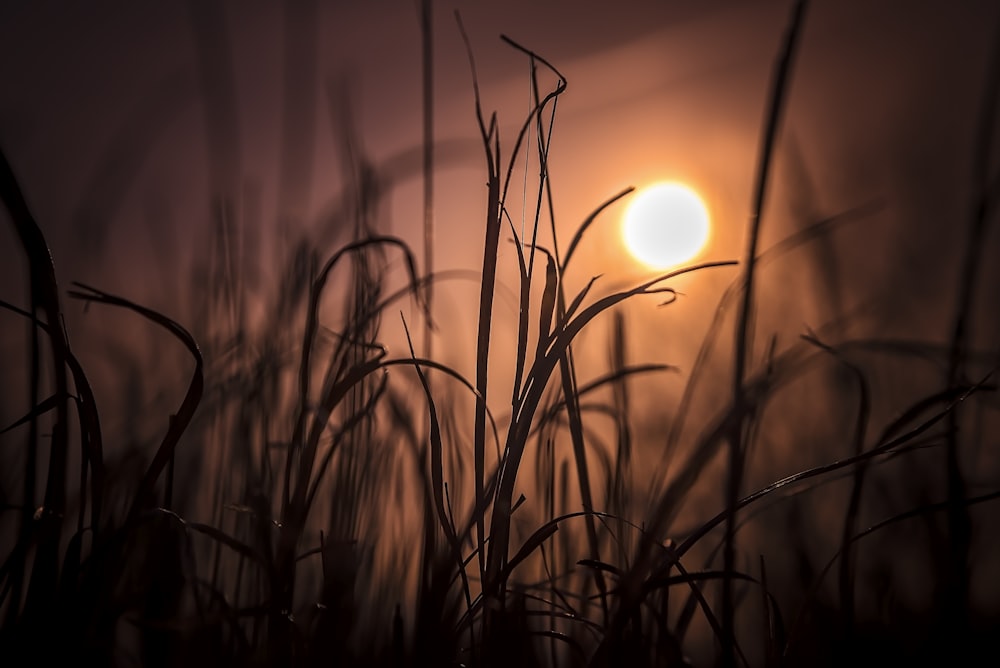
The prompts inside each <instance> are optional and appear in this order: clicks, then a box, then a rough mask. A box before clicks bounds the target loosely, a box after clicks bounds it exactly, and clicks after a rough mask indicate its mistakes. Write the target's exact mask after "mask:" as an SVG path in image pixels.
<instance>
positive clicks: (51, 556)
mask: <svg viewBox="0 0 1000 668" xmlns="http://www.w3.org/2000/svg"><path fill="white" fill-rule="evenodd" d="M0 199H2V200H3V203H4V206H5V207H6V208H7V211H8V212H9V214H10V220H11V223H12V224H13V226H14V230H15V232H16V233H17V237H18V240H19V241H20V243H21V247H22V248H23V249H24V252H25V255H26V256H27V261H28V271H29V289H30V299H31V312H32V313H33V314H36V315H44V317H45V322H46V323H47V324H48V326H49V328H50V329H49V332H48V337H47V338H48V341H49V349H50V352H51V355H52V374H53V379H52V383H53V386H54V388H53V389H54V392H53V395H54V396H55V397H57V405H56V409H55V410H56V417H55V423H54V425H53V427H52V437H51V439H50V445H49V448H50V449H49V467H48V471H47V476H46V482H45V495H44V501H43V504H44V505H43V509H44V512H43V515H42V518H41V519H43V520H44V521H43V522H42V523H41V524H40V525H39V527H38V533H37V537H36V540H37V547H36V550H35V557H34V563H33V566H32V569H31V581H30V582H29V584H28V597H27V599H26V601H25V614H26V615H35V614H38V615H44V614H47V613H46V611H47V610H51V609H52V606H54V605H55V604H56V601H55V596H56V583H57V574H58V572H59V552H60V547H59V543H60V537H61V533H62V521H63V517H64V515H65V512H66V476H67V473H66V464H67V455H68V449H69V442H68V441H69V432H68V428H69V382H68V378H67V372H66V369H67V367H66V358H67V351H68V349H69V342H68V341H67V339H66V333H65V331H64V330H63V321H62V310H61V308H60V305H59V289H58V285H57V283H56V270H55V265H54V263H53V261H52V256H51V255H50V253H49V247H48V242H47V241H46V240H45V236H44V235H43V234H42V230H41V228H40V227H39V226H38V223H37V222H36V221H35V218H34V215H33V214H32V213H31V210H30V208H29V207H28V203H27V201H26V200H25V198H24V194H23V193H22V191H21V187H20V186H19V185H18V182H17V178H16V177H15V176H14V171H13V169H12V168H11V166H10V163H8V161H7V156H6V154H5V153H4V152H3V151H2V150H0ZM31 342H32V344H31V345H32V348H31V358H30V359H31V366H30V368H29V374H30V375H29V384H30V387H29V394H28V396H29V405H31V406H37V405H38V404H39V400H40V397H39V393H40V389H39V388H40V378H39V375H40V373H41V346H40V343H39V341H38V333H37V331H36V330H35V328H34V327H32V331H31ZM38 447H39V434H38V421H37V419H35V418H31V419H30V420H29V434H28V444H27V452H26V457H25V474H24V490H23V501H22V503H23V505H22V510H21V522H20V527H19V532H20V534H21V539H22V540H24V539H26V538H27V537H28V535H29V533H31V532H34V531H35V530H36V529H35V527H34V526H33V524H34V519H33V518H34V514H35V508H36V507H37V506H36V504H37V499H36V498H35V476H36V470H37V454H36V451H37V448H38ZM25 567H26V562H25V561H24V559H19V560H18V562H17V564H15V565H14V570H13V574H12V575H13V583H14V584H13V587H14V597H13V599H14V604H13V605H11V607H10V608H8V619H9V620H11V621H12V620H14V619H15V618H16V617H17V614H18V608H19V602H20V599H21V583H22V582H23V581H24V574H25Z"/></svg>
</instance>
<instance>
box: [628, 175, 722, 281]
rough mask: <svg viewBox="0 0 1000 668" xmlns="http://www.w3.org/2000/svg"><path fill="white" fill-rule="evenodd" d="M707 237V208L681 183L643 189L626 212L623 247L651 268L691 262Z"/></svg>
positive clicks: (661, 184)
mask: <svg viewBox="0 0 1000 668" xmlns="http://www.w3.org/2000/svg"><path fill="white" fill-rule="evenodd" d="M708 236H709V216H708V208H707V207H706V206H705V203H704V202H703V201H702V199H701V197H699V196H698V193H696V192H695V191H694V190H692V189H691V188H689V187H688V186H686V185H684V184H682V183H676V182H668V183H657V184H654V185H651V186H648V187H646V188H643V189H642V190H640V191H639V193H638V194H637V195H636V196H635V197H634V198H633V200H632V202H631V204H630V205H629V207H628V209H627V210H626V211H625V218H624V225H623V226H622V237H623V239H624V241H625V247H626V248H628V250H629V252H630V253H631V254H632V255H633V256H634V257H635V259H636V260H638V261H639V262H641V263H642V264H644V265H646V266H647V267H649V268H651V269H658V270H659V269H670V268H671V267H675V266H677V265H679V264H681V263H682V262H686V261H688V260H690V259H691V258H693V257H695V256H696V255H697V254H698V252H699V251H701V249H702V248H704V246H705V243H706V242H707V241H708Z"/></svg>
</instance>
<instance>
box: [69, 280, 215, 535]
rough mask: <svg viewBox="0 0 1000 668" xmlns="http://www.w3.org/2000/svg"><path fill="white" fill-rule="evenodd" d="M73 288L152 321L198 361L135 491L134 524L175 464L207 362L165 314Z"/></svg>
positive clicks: (85, 296)
mask: <svg viewBox="0 0 1000 668" xmlns="http://www.w3.org/2000/svg"><path fill="white" fill-rule="evenodd" d="M74 285H76V286H78V287H79V288H81V290H71V291H70V292H69V295H70V296H71V297H74V298H76V299H82V300H84V301H87V302H97V303H101V304H108V305H111V306H118V307H120V308H125V309H128V310H130V311H134V312H136V313H138V314H139V315H141V316H143V317H144V318H146V319H147V320H150V321H151V322H153V323H155V324H157V325H159V326H160V327H162V328H163V329H165V330H167V332H169V333H170V334H171V335H172V336H173V337H174V338H176V339H177V340H178V341H180V342H181V343H182V344H184V347H185V348H187V349H188V352H189V353H191V356H192V357H193V358H194V361H195V368H194V372H193V374H192V377H191V382H190V384H189V385H188V389H187V392H186V393H185V395H184V400H183V401H182V402H181V405H180V407H179V408H178V410H177V412H176V413H175V414H173V415H171V416H170V425H169V427H168V429H167V433H166V435H164V437H163V440H162V441H161V442H160V445H159V447H158V448H157V450H156V453H155V454H154V455H153V460H152V461H151V462H150V463H149V466H148V467H147V468H146V472H145V473H144V474H143V476H142V479H141V480H140V482H139V488H138V490H137V491H136V494H135V497H134V499H133V501H132V504H131V506H130V508H129V514H128V517H129V521H130V522H131V521H134V519H135V517H136V516H137V514H138V513H139V512H140V511H141V510H144V509H145V508H146V507H148V505H149V504H150V503H152V500H153V499H155V498H156V495H155V492H154V487H155V486H156V482H157V480H158V479H159V477H160V475H161V474H162V473H163V470H164V469H165V468H166V467H167V465H168V464H170V462H172V461H173V459H174V451H175V450H176V448H177V444H178V443H179V442H180V439H181V436H182V435H183V433H184V431H185V429H187V426H188V425H189V424H190V423H191V420H192V419H193V418H194V412H195V410H196V409H197V407H198V402H199V401H200V400H201V395H202V392H203V391H204V387H205V379H204V360H203V359H202V356H201V350H200V349H199V348H198V344H197V342H195V340H194V338H193V337H192V336H191V334H190V333H188V331H187V330H186V329H184V327H182V326H181V325H179V324H178V323H177V322H175V321H173V320H171V319H170V318H168V317H166V316H165V315H162V314H160V313H158V312H156V311H154V310H152V309H149V308H146V307H145V306H140V305H139V304H136V303H134V302H131V301H129V300H127V299H124V298H122V297H117V296H115V295H112V294H109V293H106V292H102V291H101V290H98V289H97V288H93V287H90V286H88V285H84V284H83V283H76V282H75V283H74ZM171 493H172V492H171V490H170V488H169V487H168V488H167V489H166V490H165V491H164V498H165V499H166V501H167V503H166V507H167V508H168V509H169V507H170V504H169V499H170V496H171Z"/></svg>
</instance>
